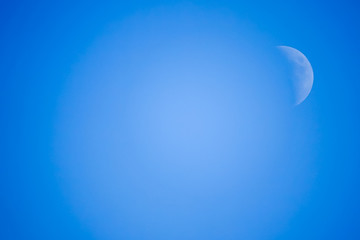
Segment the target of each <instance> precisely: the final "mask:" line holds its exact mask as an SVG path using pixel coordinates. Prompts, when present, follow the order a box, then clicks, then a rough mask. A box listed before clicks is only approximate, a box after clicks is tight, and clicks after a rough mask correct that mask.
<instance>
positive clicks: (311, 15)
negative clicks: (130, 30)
mask: <svg viewBox="0 0 360 240" xmlns="http://www.w3.org/2000/svg"><path fill="white" fill-rule="evenodd" d="M192 3H193V4H194V5H195V6H197V8H199V9H204V11H207V10H209V11H217V9H227V10H228V11H230V12H231V13H232V14H233V16H235V17H236V18H239V19H241V20H245V21H247V22H248V23H249V24H250V25H252V26H254V28H256V29H257V30H258V31H259V32H261V33H263V34H265V35H267V36H268V37H269V38H271V39H272V41H273V42H274V43H275V44H276V45H288V46H293V47H296V48H297V49H299V50H301V51H302V52H303V53H304V54H305V55H306V56H307V57H308V58H309V60H310V61H311V64H312V66H313V68H314V74H315V80H314V87H313V90H312V92H311V94H310V96H309V98H308V99H307V100H306V101H305V102H304V104H303V105H301V106H299V108H298V109H297V110H296V111H297V112H295V113H294V114H295V115H297V114H298V115H299V116H302V118H304V119H306V121H308V122H309V125H310V126H311V127H310V128H314V129H312V132H313V133H314V135H316V137H314V139H315V140H314V142H313V145H312V146H313V148H314V149H315V150H314V151H313V152H312V156H314V159H313V161H312V163H311V169H310V170H309V171H310V172H311V173H312V178H311V179H312V181H311V187H309V189H308V190H307V192H306V196H303V197H302V201H301V203H300V204H298V209H297V210H296V211H295V213H293V214H291V218H290V219H289V220H288V221H286V223H284V226H283V227H282V228H281V231H280V232H277V233H276V234H274V235H271V236H269V237H262V238H259V239H359V238H360V232H359V230H358V228H359V223H358V218H359V214H360V213H359V209H360V208H359V206H358V202H359V200H360V199H359V193H358V189H359V180H360V179H359V163H358V161H359V159H360V156H359V152H358V145H359V143H358V140H359V139H358V138H359V134H360V131H359V127H358V125H357V124H358V123H359V120H360V119H359V107H358V104H359V100H358V97H357V96H358V92H359V90H360V89H359V88H360V85H359V82H358V76H359V71H360V70H359V68H358V60H357V58H358V53H359V46H358V42H359V40H360V39H359V34H358V28H359V17H358V16H357V12H358V11H357V10H358V8H359V6H358V5H357V3H356V2H350V1H342V2H341V3H338V2H326V3H323V2H316V1H307V2H306V1H301V2H293V1H286V2H285V1H284V2H265V1H264V2H262V1H258V2H253V3H251V4H250V3H245V2H241V1H236V2H235V1H234V2H231V1H221V2H220V1H193V2H192ZM173 4H175V3H172V2H170V1H163V2H161V1H158V2H155V1H151V2H150V1H149V2H145V1H144V2H141V1H132V2H131V3H130V1H129V2H128V3H125V2H115V1H114V2H107V3H100V2H98V3H95V2H91V3H89V2H87V1H84V2H80V1H78V2H76V3H74V2H72V1H69V2H65V1H63V2H62V3H49V2H40V1H32V2H30V1H29V2H23V1H13V2H11V3H10V2H8V3H6V2H3V3H2V4H1V8H0V9H1V10H0V11H1V23H0V29H1V38H0V46H1V48H0V49H1V50H0V51H1V52H0V61H1V65H0V66H1V67H0V79H1V90H0V91H1V95H0V97H1V168H0V169H1V175H0V176H1V177H0V178H1V199H0V202H1V208H0V209H1V212H0V217H1V219H0V220H1V228H0V238H1V239H99V238H98V237H97V236H98V235H96V234H94V231H93V229H92V228H91V227H89V225H88V224H87V223H86V221H83V220H81V218H79V215H78V213H76V211H75V210H74V206H73V204H72V203H71V201H69V197H68V196H67V194H66V192H65V191H64V189H63V187H62V179H63V175H62V174H63V173H62V172H61V171H60V170H59V166H58V164H57V161H56V159H57V158H58V156H57V155H56V150H55V148H56V143H55V140H54V139H55V134H56V122H57V121H58V111H59V98H60V96H61V94H63V92H64V89H65V88H66V87H67V84H68V79H69V76H70V75H71V74H72V73H73V71H74V68H75V66H76V64H77V63H78V62H79V61H81V59H83V58H84V56H85V55H86V54H87V53H88V50H89V48H91V46H92V45H93V43H94V41H95V40H96V39H98V38H100V37H101V36H102V35H103V34H104V33H106V31H107V29H108V28H109V25H111V24H113V23H114V22H118V21H121V20H123V19H125V18H127V17H129V16H132V15H133V14H134V13H137V12H139V11H146V10H147V9H150V8H153V7H158V6H162V5H163V6H170V7H171V6H172V5H173ZM227 10H226V11H227ZM306 116H310V117H311V118H310V119H308V118H307V117H306ZM305 125H306V124H305ZM302 130H304V131H305V132H306V131H309V130H308V129H307V128H306V129H301V128H300V129H299V130H298V131H302ZM299 171H300V170H299ZM194 224H195V226H196V223H194ZM204 231H205V230H204ZM232 237H234V238H236V236H232ZM124 238H126V237H124ZM100 239H101V238H100ZM129 239H131V238H129ZM140 239H141V238H140ZM145 239H146V238H145ZM208 239H209V238H208ZM210 239H211V238H210ZM214 239H217V238H214ZM229 239H231V238H229Z"/></svg>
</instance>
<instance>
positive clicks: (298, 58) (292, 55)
mask: <svg viewBox="0 0 360 240" xmlns="http://www.w3.org/2000/svg"><path fill="white" fill-rule="evenodd" d="M278 49H280V51H281V52H282V54H283V55H284V56H285V57H286V59H287V60H288V62H289V63H290V66H291V73H290V76H291V77H290V78H291V82H292V86H293V90H294V97H295V105H299V104H300V103H302V102H303V101H304V100H305V99H306V98H307V96H308V95H309V94H310V91H311V89H312V86H313V82H314V73H313V69H312V67H311V64H310V62H309V60H308V59H307V58H306V57H305V55H304V54H303V53H301V52H300V51H299V50H297V49H295V48H292V47H287V46H278Z"/></svg>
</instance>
